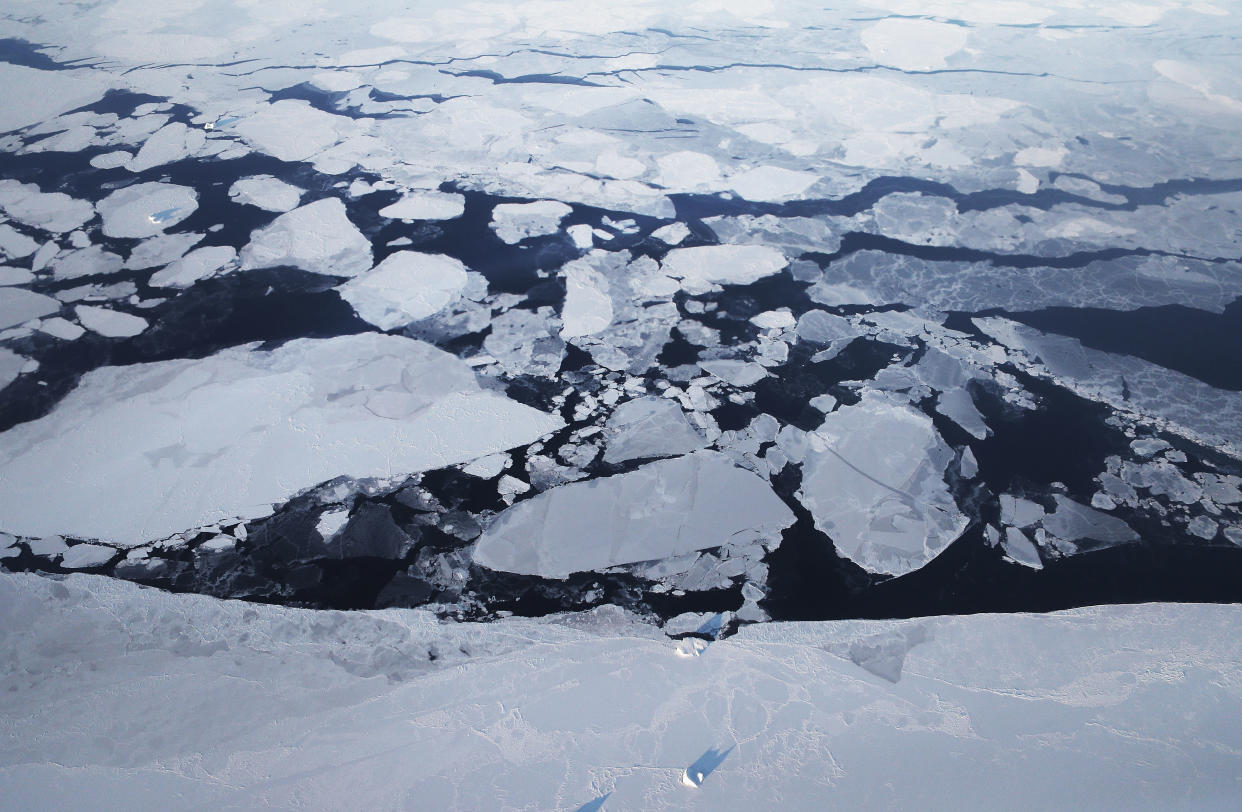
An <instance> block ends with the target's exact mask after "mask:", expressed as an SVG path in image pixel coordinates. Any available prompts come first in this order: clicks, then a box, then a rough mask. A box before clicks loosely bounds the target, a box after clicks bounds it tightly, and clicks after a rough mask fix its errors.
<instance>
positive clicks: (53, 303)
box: [0, 287, 60, 329]
mask: <svg viewBox="0 0 1242 812" xmlns="http://www.w3.org/2000/svg"><path fill="white" fill-rule="evenodd" d="M58 310H60V302H59V301H57V300H56V299H53V298H52V297H51V296H44V295H43V294H42V293H35V292H34V291H30V290H26V289H25V288H14V287H0V329H4V328H5V327H12V326H13V325H15V324H21V323H23V322H27V321H30V320H31V319H37V318H41V317H43V316H47V315H49V314H51V313H55V312H56V311H58Z"/></svg>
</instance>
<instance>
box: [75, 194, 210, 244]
mask: <svg viewBox="0 0 1242 812" xmlns="http://www.w3.org/2000/svg"><path fill="white" fill-rule="evenodd" d="M96 208H97V209H98V210H99V216H100V217H102V218H103V232H104V234H106V235H107V236H109V237H132V238H143V237H154V236H155V235H157V234H160V233H163V231H164V230H165V229H167V228H171V227H172V226H175V225H176V224H177V223H180V222H181V221H182V220H184V219H185V218H187V217H189V216H190V215H191V214H193V213H194V211H195V210H196V209H197V208H198V193H197V192H195V191H194V190H193V189H191V188H189V187H187V186H177V185H174V184H171V183H138V184H134V185H133V186H126V187H125V188H123V189H117V190H116V191H115V192H113V193H112V194H110V195H108V196H107V197H105V198H104V199H103V200H101V201H99V203H98V205H97V206H96Z"/></svg>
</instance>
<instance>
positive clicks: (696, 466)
mask: <svg viewBox="0 0 1242 812" xmlns="http://www.w3.org/2000/svg"><path fill="white" fill-rule="evenodd" d="M793 522H794V514H793V512H792V511H791V510H790V509H789V508H788V507H786V506H785V504H784V503H783V502H781V500H780V499H779V498H778V497H777V496H776V494H774V493H773V492H772V490H771V489H770V488H769V487H768V484H767V483H766V482H764V481H763V480H762V479H760V478H759V477H757V476H755V475H754V474H752V473H750V472H749V471H744V470H742V469H741V468H737V467H736V466H734V465H733V463H732V462H730V461H729V459H728V457H726V456H724V455H723V454H720V453H718V452H715V451H699V452H695V453H693V454H687V455H686V456H684V457H677V458H675V459H671V460H661V461H659V462H653V463H648V464H647V465H644V466H642V467H640V468H638V469H637V470H634V471H631V472H629V473H625V474H617V475H616V476H610V477H601V478H598V479H593V480H590V481H588V482H576V483H572V484H569V485H562V486H560V487H557V488H553V489H551V490H549V491H545V492H544V493H541V494H539V495H538V496H534V497H532V498H531V499H528V500H526V501H524V502H519V503H518V504H516V505H514V506H513V507H511V508H509V509H508V510H506V511H504V512H503V513H501V514H500V515H499V516H498V517H497V518H496V520H495V521H494V522H493V523H492V524H491V526H489V527H488V528H487V530H486V531H485V532H484V534H483V536H482V537H481V538H480V539H479V543H478V546H477V548H476V549H475V553H474V560H475V562H476V563H478V564H481V565H483V566H485V567H487V568H489V569H494V570H499V571H501V572H515V573H522V574H527V575H539V576H542V577H544V578H566V577H568V576H569V574H570V573H574V572H587V571H590V570H598V569H606V568H608V567H612V566H616V565H618V564H631V563H635V562H639V561H654V560H657V559H661V558H668V557H671V556H675V555H680V554H682V553H688V552H693V551H695V550H704V549H708V548H711V547H720V546H724V545H729V544H743V543H746V542H749V541H753V540H756V539H761V540H772V539H779V536H780V531H781V530H783V529H784V528H786V527H788V526H789V525H791V524H793Z"/></svg>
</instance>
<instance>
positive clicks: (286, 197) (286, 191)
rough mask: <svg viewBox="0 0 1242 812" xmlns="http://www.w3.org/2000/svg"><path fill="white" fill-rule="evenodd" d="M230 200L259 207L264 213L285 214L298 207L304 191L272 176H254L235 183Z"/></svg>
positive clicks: (231, 188) (230, 193) (230, 190)
mask: <svg viewBox="0 0 1242 812" xmlns="http://www.w3.org/2000/svg"><path fill="white" fill-rule="evenodd" d="M229 198H230V199H231V200H233V201H235V202H237V203H241V204H244V205H249V206H257V207H258V208H260V209H263V210H264V211H274V212H280V213H282V214H283V213H284V212H287V211H292V210H294V209H296V208H297V207H298V203H300V202H301V200H302V190H301V189H299V188H298V187H296V186H294V185H292V184H289V183H285V182H284V181H283V180H280V179H279V178H274V177H272V176H271V175H252V176H250V177H248V178H241V179H240V180H237V181H234V183H233V185H232V186H230V187H229Z"/></svg>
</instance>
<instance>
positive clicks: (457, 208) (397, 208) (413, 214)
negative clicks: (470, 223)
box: [379, 191, 466, 221]
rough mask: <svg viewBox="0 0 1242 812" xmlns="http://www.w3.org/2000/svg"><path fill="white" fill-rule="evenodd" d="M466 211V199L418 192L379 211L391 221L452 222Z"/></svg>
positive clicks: (454, 195)
mask: <svg viewBox="0 0 1242 812" xmlns="http://www.w3.org/2000/svg"><path fill="white" fill-rule="evenodd" d="M465 211H466V198H465V197H464V196H462V195H458V194H452V193H449V192H432V191H419V192H409V193H407V194H405V195H402V197H401V199H400V200H398V201H397V202H396V203H393V204H392V205H390V206H385V207H384V208H382V209H380V210H379V213H380V217H388V218H390V219H392V220H407V221H409V220H452V219H454V218H456V217H461V216H462V214H463V213H464V212H465Z"/></svg>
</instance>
